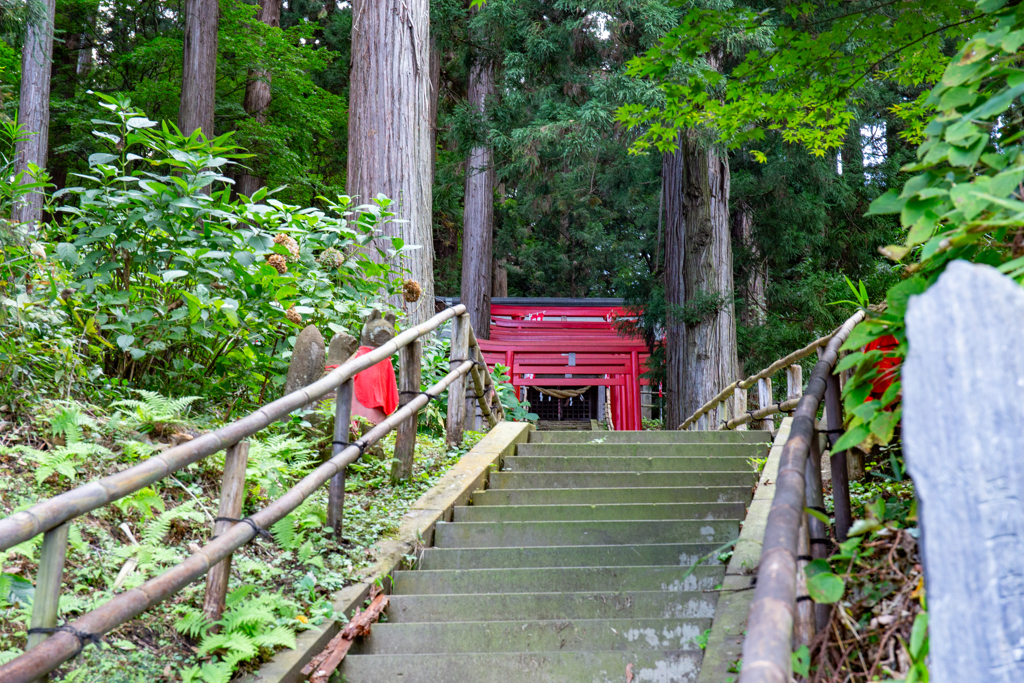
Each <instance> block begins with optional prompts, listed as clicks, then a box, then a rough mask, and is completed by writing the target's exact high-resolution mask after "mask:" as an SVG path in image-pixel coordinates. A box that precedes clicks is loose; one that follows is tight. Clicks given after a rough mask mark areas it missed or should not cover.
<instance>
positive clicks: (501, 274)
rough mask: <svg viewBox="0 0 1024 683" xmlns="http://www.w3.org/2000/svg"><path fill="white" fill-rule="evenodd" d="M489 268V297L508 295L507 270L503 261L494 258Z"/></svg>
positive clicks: (496, 297) (499, 297)
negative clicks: (490, 270)
mask: <svg viewBox="0 0 1024 683" xmlns="http://www.w3.org/2000/svg"><path fill="white" fill-rule="evenodd" d="M491 268H492V272H491V299H501V298H504V297H506V296H508V270H507V269H506V268H505V261H504V260H500V261H499V260H497V259H495V261H494V265H492V266H491Z"/></svg>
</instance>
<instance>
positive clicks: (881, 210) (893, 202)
mask: <svg viewBox="0 0 1024 683" xmlns="http://www.w3.org/2000/svg"><path fill="white" fill-rule="evenodd" d="M906 204H907V200H906V199H900V197H899V193H898V192H897V191H896V190H889V191H888V192H886V193H885V194H883V195H882V196H881V197H878V198H877V199H876V200H875V201H873V202H871V206H870V207H869V208H868V212H867V213H866V214H865V215H867V216H883V215H887V214H893V213H900V212H901V211H903V207H904V206H906Z"/></svg>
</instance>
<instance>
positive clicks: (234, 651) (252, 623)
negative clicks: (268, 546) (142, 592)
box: [174, 584, 295, 683]
mask: <svg viewBox="0 0 1024 683" xmlns="http://www.w3.org/2000/svg"><path fill="white" fill-rule="evenodd" d="M256 588H257V587H256V586H254V585H251V584H247V585H242V586H240V587H238V588H236V589H235V590H233V591H231V593H230V594H228V597H227V601H226V609H225V610H224V615H223V616H222V617H221V619H220V620H219V621H216V622H213V623H211V622H209V621H208V620H207V619H206V617H205V616H204V615H203V613H202V611H201V610H198V609H195V608H192V607H183V608H180V609H179V610H178V613H179V614H180V615H181V618H180V619H179V620H178V621H177V622H176V623H175V625H174V627H175V628H176V629H177V630H178V632H179V633H182V634H185V635H187V636H189V637H190V638H195V639H199V647H198V649H197V651H196V654H197V655H199V656H200V657H208V656H213V657H214V658H213V659H211V661H208V662H204V663H203V664H199V665H196V666H192V667H190V668H188V669H185V670H184V671H183V672H182V679H183V680H184V681H203V682H204V683H227V681H229V680H230V679H231V674H232V673H233V672H234V670H235V669H236V668H237V666H238V664H239V663H240V662H243V661H246V660H248V659H252V658H253V657H256V656H257V655H258V654H259V652H260V650H261V649H267V650H270V651H273V650H275V649H278V648H281V647H287V648H291V649H295V631H294V630H293V628H292V627H291V626H289V625H287V622H288V621H293V618H294V614H295V604H294V603H293V602H292V601H290V600H287V599H286V598H284V596H282V595H281V594H280V593H258V592H256ZM214 626H216V627H217V632H216V633H211V632H210V630H211V629H212V628H213V627H214Z"/></svg>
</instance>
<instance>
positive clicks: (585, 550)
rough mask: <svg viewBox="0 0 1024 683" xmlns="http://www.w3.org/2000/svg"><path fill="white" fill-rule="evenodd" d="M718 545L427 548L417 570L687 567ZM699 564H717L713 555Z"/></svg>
mask: <svg viewBox="0 0 1024 683" xmlns="http://www.w3.org/2000/svg"><path fill="white" fill-rule="evenodd" d="M719 547H721V544H719V545H715V544H714V543H652V544H648V545H562V546H553V547H533V548H427V549H426V550H424V551H423V556H422V557H421V558H420V561H419V564H417V565H416V568H417V569H489V568H497V567H628V566H631V565H674V564H677V565H679V566H685V567H688V566H690V565H692V564H696V563H697V561H698V560H700V559H701V558H704V557H707V556H708V555H709V554H710V553H713V552H714V551H715V550H716V549H717V548H719ZM701 564H720V562H719V561H718V557H717V554H715V555H713V556H711V557H709V558H708V559H707V560H705V561H704V562H702V563H701Z"/></svg>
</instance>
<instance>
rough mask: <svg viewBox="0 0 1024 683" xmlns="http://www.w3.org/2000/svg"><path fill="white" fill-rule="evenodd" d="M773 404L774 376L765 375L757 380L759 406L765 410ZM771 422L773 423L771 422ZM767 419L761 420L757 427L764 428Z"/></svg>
mask: <svg viewBox="0 0 1024 683" xmlns="http://www.w3.org/2000/svg"><path fill="white" fill-rule="evenodd" d="M771 404H772V378H771V377H763V378H761V379H759V380H757V407H758V409H759V410H764V409H765V408H767V407H768V406H770V405H771ZM769 424H772V423H770V422H769ZM764 428H765V420H760V421H759V422H758V425H757V427H756V429H764Z"/></svg>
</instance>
